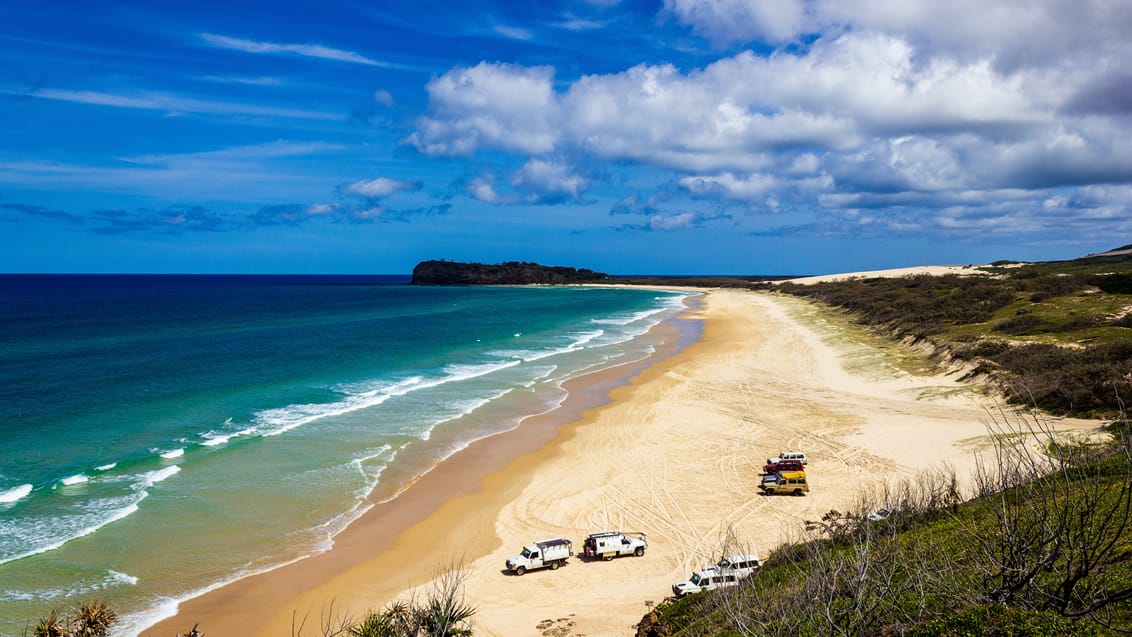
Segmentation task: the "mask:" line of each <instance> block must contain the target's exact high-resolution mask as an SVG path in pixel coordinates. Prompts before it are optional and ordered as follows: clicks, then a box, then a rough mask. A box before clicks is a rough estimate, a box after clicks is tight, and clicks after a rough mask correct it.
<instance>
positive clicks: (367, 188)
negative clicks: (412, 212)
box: [341, 177, 419, 199]
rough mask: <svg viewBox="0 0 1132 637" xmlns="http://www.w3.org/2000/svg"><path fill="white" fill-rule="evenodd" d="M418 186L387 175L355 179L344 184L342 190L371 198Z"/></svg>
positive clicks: (386, 195)
mask: <svg viewBox="0 0 1132 637" xmlns="http://www.w3.org/2000/svg"><path fill="white" fill-rule="evenodd" d="M418 187H419V184H414V183H412V182H408V181H399V180H396V179H389V178H386V177H376V178H374V179H370V180H363V181H354V182H351V183H348V184H343V185H342V187H341V191H342V192H344V193H346V194H349V195H358V196H361V197H367V198H370V199H378V198H380V197H388V196H389V195H391V194H393V193H395V192H397V191H400V190H413V189H415V188H418Z"/></svg>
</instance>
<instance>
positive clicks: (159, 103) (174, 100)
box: [6, 88, 342, 120]
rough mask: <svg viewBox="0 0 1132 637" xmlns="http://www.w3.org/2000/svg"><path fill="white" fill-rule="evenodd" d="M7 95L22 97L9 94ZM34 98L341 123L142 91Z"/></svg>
mask: <svg viewBox="0 0 1132 637" xmlns="http://www.w3.org/2000/svg"><path fill="white" fill-rule="evenodd" d="M6 94H9V95H15V94H18V93H16V92H14V91H7V92H6ZM30 95H31V96H32V97H38V98H41V99H47V100H58V101H62V102H76V103H80V104H91V105H95V106H112V107H116V108H135V109H143V110H152V111H165V112H168V113H205V114H210V115H252V116H258V117H285V118H298V119H321V120H339V119H342V115H341V114H339V113H325V112H320V111H305V110H299V109H291V108H277V107H273V106H260V105H258V104H244V103H240V102H220V101H214V100H198V99H194V98H189V97H181V96H178V95H171V94H168V93H157V92H142V93H135V94H131V95H122V94H115V93H105V92H101V91H75V90H69V89H55V88H41V89H36V90H35V91H32V92H31V93H30Z"/></svg>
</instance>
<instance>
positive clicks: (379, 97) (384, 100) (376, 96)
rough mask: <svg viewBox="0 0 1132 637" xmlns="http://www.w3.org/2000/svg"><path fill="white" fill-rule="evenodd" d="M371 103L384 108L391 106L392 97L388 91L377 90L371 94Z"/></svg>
mask: <svg viewBox="0 0 1132 637" xmlns="http://www.w3.org/2000/svg"><path fill="white" fill-rule="evenodd" d="M373 101H375V102H377V103H378V104H381V105H382V106H385V107H387V108H388V107H392V106H393V95H391V94H390V93H389V91H383V90H377V91H374V92H373Z"/></svg>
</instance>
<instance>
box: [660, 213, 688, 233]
mask: <svg viewBox="0 0 1132 637" xmlns="http://www.w3.org/2000/svg"><path fill="white" fill-rule="evenodd" d="M699 224H700V218H699V215H697V214H696V213H694V212H679V213H676V214H671V215H653V216H651V217H649V229H650V230H660V231H663V232H671V231H673V230H683V229H685V228H694V227H696V226H698V225H699Z"/></svg>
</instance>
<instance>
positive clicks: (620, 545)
mask: <svg viewBox="0 0 1132 637" xmlns="http://www.w3.org/2000/svg"><path fill="white" fill-rule="evenodd" d="M630 536H634V537H630ZM646 536H647V534H646V533H643V532H636V533H622V532H621V531H605V532H602V533H591V534H590V535H589V537H587V538H586V541H585V542H584V543H583V544H582V546H583V547H584V548H583V551H582V554H583V555H585V556H586V557H588V558H590V559H597V558H599V557H600V558H601V559H603V560H606V561H609V560H611V559H613V558H615V557H617V556H618V555H636V556H637V557H640V556H642V555H644V554H645V549H647V548H648V547H649V543H648V541H647V540H646V539H645V538H646Z"/></svg>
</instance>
